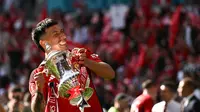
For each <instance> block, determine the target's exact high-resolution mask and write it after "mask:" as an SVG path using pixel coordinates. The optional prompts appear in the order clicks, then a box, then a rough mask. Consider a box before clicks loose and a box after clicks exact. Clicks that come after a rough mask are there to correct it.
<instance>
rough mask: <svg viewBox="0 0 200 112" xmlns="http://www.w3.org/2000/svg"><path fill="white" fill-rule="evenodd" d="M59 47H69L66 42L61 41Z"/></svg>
mask: <svg viewBox="0 0 200 112" xmlns="http://www.w3.org/2000/svg"><path fill="white" fill-rule="evenodd" d="M59 45H61V46H65V45H67V42H66V41H61V42H60V43H59Z"/></svg>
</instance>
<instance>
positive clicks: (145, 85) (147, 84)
mask: <svg viewBox="0 0 200 112" xmlns="http://www.w3.org/2000/svg"><path fill="white" fill-rule="evenodd" d="M153 86H155V82H153V81H152V80H150V79H148V80H146V81H144V82H143V83H142V88H143V89H149V88H151V87H153Z"/></svg>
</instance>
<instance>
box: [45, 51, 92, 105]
mask: <svg viewBox="0 0 200 112" xmlns="http://www.w3.org/2000/svg"><path fill="white" fill-rule="evenodd" d="M71 60H72V56H71V52H70V51H51V52H50V53H49V54H48V55H47V62H46V64H45V68H46V69H48V71H49V72H50V73H51V74H52V75H53V76H55V78H56V79H58V80H59V84H58V94H59V96H61V97H64V98H68V99H69V101H70V104H71V105H73V106H79V107H81V106H85V104H86V105H87V106H88V107H89V104H88V103H87V101H88V100H89V99H90V97H91V96H92V94H93V89H92V88H90V87H89V82H90V81H89V78H85V80H84V81H83V80H82V79H84V78H83V76H84V75H83V74H82V73H83V72H81V69H80V70H77V69H74V67H73V65H72V62H71ZM86 75H87V74H86ZM87 106H85V107H87Z"/></svg>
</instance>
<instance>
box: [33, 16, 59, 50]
mask: <svg viewBox="0 0 200 112" xmlns="http://www.w3.org/2000/svg"><path fill="white" fill-rule="evenodd" d="M56 24H58V22H57V21H55V20H53V19H50V18H46V19H44V20H42V21H40V22H39V23H38V24H37V25H36V27H35V29H33V30H32V40H33V41H34V43H35V44H36V45H37V47H38V48H39V49H41V50H42V51H43V52H44V48H43V47H42V46H41V45H40V43H39V41H40V38H41V36H43V35H44V34H45V30H46V29H47V28H49V27H51V26H53V25H56Z"/></svg>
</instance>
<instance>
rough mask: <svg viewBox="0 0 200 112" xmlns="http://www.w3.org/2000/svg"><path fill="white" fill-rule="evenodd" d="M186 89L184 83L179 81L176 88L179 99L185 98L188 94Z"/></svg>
mask: <svg viewBox="0 0 200 112" xmlns="http://www.w3.org/2000/svg"><path fill="white" fill-rule="evenodd" d="M187 91H188V87H187V86H186V85H185V82H184V81H181V82H180V83H179V86H178V94H179V96H181V97H187V94H188V92H187Z"/></svg>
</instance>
